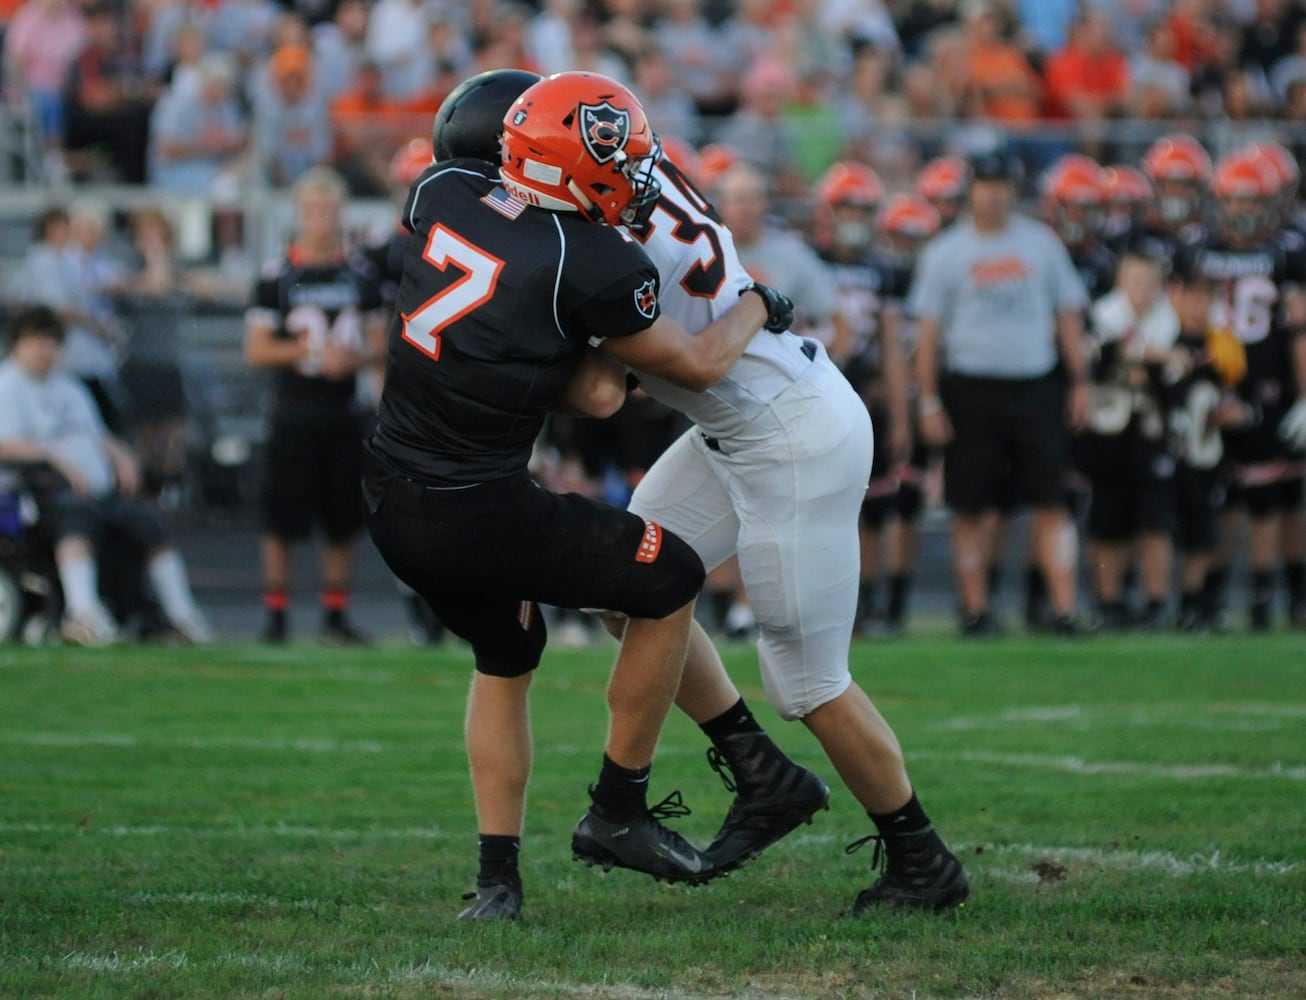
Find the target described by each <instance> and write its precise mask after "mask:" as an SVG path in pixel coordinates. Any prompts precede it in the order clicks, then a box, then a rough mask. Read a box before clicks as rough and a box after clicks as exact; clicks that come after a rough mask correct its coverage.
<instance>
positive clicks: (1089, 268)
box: [1070, 243, 1116, 315]
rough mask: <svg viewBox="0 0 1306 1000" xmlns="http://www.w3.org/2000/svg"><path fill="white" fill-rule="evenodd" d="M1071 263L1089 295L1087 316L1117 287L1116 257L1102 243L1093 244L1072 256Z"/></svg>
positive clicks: (1086, 309)
mask: <svg viewBox="0 0 1306 1000" xmlns="http://www.w3.org/2000/svg"><path fill="white" fill-rule="evenodd" d="M1070 262H1071V263H1072V264H1074V265H1075V270H1076V271H1077V272H1078V273H1079V280H1080V281H1082V282H1083V283H1084V291H1085V292H1087V293H1088V305H1087V306H1086V307H1085V314H1086V315H1087V314H1088V313H1089V312H1090V311H1091V309H1092V305H1093V303H1094V302H1096V301H1097V300H1098V299H1100V298H1101V297H1102V296H1103V295H1105V294H1107V292H1109V291H1111V289H1112V288H1113V287H1114V286H1115V281H1116V255H1115V254H1113V253H1112V252H1111V251H1110V250H1108V249H1107V248H1106V247H1105V246H1104V245H1103V244H1101V243H1093V244H1090V245H1089V246H1087V247H1085V248H1083V249H1081V250H1077V251H1076V252H1075V253H1072V254H1071V255H1070Z"/></svg>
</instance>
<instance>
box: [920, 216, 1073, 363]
mask: <svg viewBox="0 0 1306 1000" xmlns="http://www.w3.org/2000/svg"><path fill="white" fill-rule="evenodd" d="M1087 304H1088V296H1087V294H1086V293H1085V291H1084V284H1083V282H1082V281H1081V280H1080V277H1079V274H1078V272H1076V270H1075V267H1074V265H1073V264H1072V263H1071V261H1070V255H1069V254H1068V253H1067V252H1066V248H1065V247H1064V246H1063V245H1062V244H1061V241H1060V240H1059V239H1058V238H1057V236H1056V234H1055V233H1054V232H1053V231H1052V230H1051V229H1049V228H1048V227H1047V226H1045V225H1043V223H1041V222H1036V221H1034V220H1033V219H1029V218H1026V217H1025V216H1021V215H1013V216H1012V218H1011V222H1010V224H1009V225H1008V226H1007V227H1006V229H1004V230H1003V231H1002V232H1000V233H992V234H989V233H978V232H976V230H975V227H974V226H973V225H971V223H970V222H969V221H968V220H967V221H963V222H960V223H958V224H957V225H955V226H953V227H952V228H950V229H948V230H947V231H946V232H944V233H943V234H942V235H940V236H938V237H937V238H936V239H935V240H934V241H933V242H931V243H930V244H929V245H928V246H926V248H925V250H924V251H923V252H922V254H921V258H920V263H919V265H918V267H917V270H916V280H915V281H914V283H913V284H912V290H911V295H910V297H909V300H908V311H909V312H910V313H911V314H912V315H914V316H916V317H920V318H932V319H935V320H937V321H938V322H939V324H940V325H941V326H942V330H943V334H942V347H943V362H942V363H943V368H944V369H945V370H946V371H949V372H955V373H957V374H959V375H974V376H980V377H987V378H1038V377H1040V376H1042V375H1046V374H1047V373H1048V372H1050V371H1052V369H1053V368H1054V367H1056V363H1057V345H1056V314H1057V313H1059V312H1063V311H1067V310H1080V309H1083V308H1085V307H1086V306H1087Z"/></svg>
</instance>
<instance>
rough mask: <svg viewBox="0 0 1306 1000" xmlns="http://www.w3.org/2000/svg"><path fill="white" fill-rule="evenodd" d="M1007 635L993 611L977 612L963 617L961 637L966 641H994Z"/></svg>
mask: <svg viewBox="0 0 1306 1000" xmlns="http://www.w3.org/2000/svg"><path fill="white" fill-rule="evenodd" d="M1004 633H1005V629H1003V627H1002V623H1001V622H999V621H998V620H997V618H995V617H994V616H993V613H992V612H991V611H976V612H973V613H968V614H963V615H962V617H961V635H962V638H965V639H993V638H997V637H998V636H1000V635H1003V634H1004Z"/></svg>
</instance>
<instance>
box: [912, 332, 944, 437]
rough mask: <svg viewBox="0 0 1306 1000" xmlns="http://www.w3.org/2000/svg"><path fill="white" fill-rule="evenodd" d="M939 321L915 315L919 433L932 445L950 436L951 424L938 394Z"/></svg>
mask: <svg viewBox="0 0 1306 1000" xmlns="http://www.w3.org/2000/svg"><path fill="white" fill-rule="evenodd" d="M942 334H943V324H942V323H941V322H940V321H939V318H938V317H937V316H924V315H919V316H917V317H916V385H917V386H918V387H919V389H920V394H921V397H920V411H921V412H920V416H921V427H920V431H921V437H922V438H923V439H924V440H925V443H926V444H930V445H934V446H936V447H938V446H941V445H945V444H947V443H948V442H949V441H950V440H951V439H952V424H951V423H949V422H948V414H947V413H946V412H944V409H943V401H942V400H941V399H940V398H939V337H940V336H942Z"/></svg>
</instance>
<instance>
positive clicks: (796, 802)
mask: <svg viewBox="0 0 1306 1000" xmlns="http://www.w3.org/2000/svg"><path fill="white" fill-rule="evenodd" d="M707 762H708V763H709V764H710V765H711V766H712V769H713V770H714V771H716V773H717V774H719V775H720V776H721V780H722V781H723V782H724V783H725V786H726V790H727V791H730V792H734V791H736V783H735V782H734V781H732V780H731V778H730V776H729V775H728V774H727V769H728V768H729V764H728V763H727V762H726V759H725V755H724V754H722V753H721V751H720V750H718V749H717V748H716V747H710V748H709V749H708V751H707ZM829 808H830V789H829V788H828V787H827V786H826V784H825V782H824V781H822V780H821V778H820V776H818V775H817V774H816V772H815V771H809V770H808V769H807V768H805V767H800V766H799V765H797V764H795V763H794V762H793V761H791V760H788V759H787V758H785V759H783V761H782V768H781V770H780V771H779V773H778V774H776V775H775V777H774V778H772V779H771V781H770V782H769V783H768V785H767V788H766V791H759V790H756V789H753V790H750V791H739V792H738V794H736V795H735V801H734V802H732V803H731V805H730V811H729V812H728V813H726V818H725V822H724V823H722V824H721V829H720V830H718V831H717V835H716V837H714V838H713V840H712V843H711V844H709V845H708V848H707V850H706V851H704V852H703V853H704V854H706V855H707V856H708V857H709V858H710V859H711V860H712V865H713V867H715V868H716V869H717V870H718V871H721V872H729V871H734V870H735V869H736V868H741V867H743V866H744V865H746V864H748V862H750V861H752V860H753V859H754V858H756V857H757V856H758V855H759V854H761V853H762V852H763V851H764V850H766V849H767V848H768V847H770V846H771V845H772V844H774V843H775V842H776V841H778V840H780V839H781V838H782V837H784V836H786V835H787V834H789V833H790V832H792V831H793V830H796V829H797V828H798V827H799V826H801V825H802V824H804V823H810V822H811V821H812V817H813V816H814V815H816V813H817V812H818V811H820V810H821V809H829Z"/></svg>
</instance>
